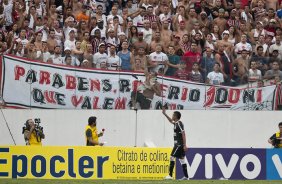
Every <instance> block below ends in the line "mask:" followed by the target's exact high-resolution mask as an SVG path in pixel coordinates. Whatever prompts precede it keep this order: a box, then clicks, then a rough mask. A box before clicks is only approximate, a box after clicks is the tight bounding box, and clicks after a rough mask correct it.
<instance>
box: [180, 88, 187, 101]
mask: <svg viewBox="0 0 282 184" xmlns="http://www.w3.org/2000/svg"><path fill="white" fill-rule="evenodd" d="M187 94H188V88H182V94H181V100H182V101H186V99H187Z"/></svg>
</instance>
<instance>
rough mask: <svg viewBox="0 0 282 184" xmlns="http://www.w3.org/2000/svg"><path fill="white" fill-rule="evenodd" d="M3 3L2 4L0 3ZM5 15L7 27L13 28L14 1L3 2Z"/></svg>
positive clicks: (4, 0) (6, 0) (5, 0)
mask: <svg viewBox="0 0 282 184" xmlns="http://www.w3.org/2000/svg"><path fill="white" fill-rule="evenodd" d="M0 3H1V2H0ZM2 3H3V8H4V9H3V14H4V17H5V25H6V26H11V25H12V24H13V17H12V12H13V1H11V0H3V2H2Z"/></svg>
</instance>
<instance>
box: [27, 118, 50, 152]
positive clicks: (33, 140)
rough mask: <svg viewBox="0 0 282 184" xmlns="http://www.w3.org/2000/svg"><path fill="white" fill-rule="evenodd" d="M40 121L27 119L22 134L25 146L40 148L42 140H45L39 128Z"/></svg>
mask: <svg viewBox="0 0 282 184" xmlns="http://www.w3.org/2000/svg"><path fill="white" fill-rule="evenodd" d="M40 123H41V122H40V119H39V118H38V119H34V121H33V120H32V119H28V120H27V121H26V123H25V126H24V127H23V134H24V139H25V142H26V145H31V146H42V142H41V141H42V139H44V138H45V135H44V133H43V127H42V126H40Z"/></svg>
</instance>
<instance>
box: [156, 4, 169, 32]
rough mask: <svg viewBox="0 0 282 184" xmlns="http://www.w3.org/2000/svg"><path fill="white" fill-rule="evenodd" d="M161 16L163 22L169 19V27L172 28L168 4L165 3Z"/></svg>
mask: <svg viewBox="0 0 282 184" xmlns="http://www.w3.org/2000/svg"><path fill="white" fill-rule="evenodd" d="M159 17H160V21H161V22H163V21H168V23H169V26H168V29H170V26H171V21H172V18H171V13H170V9H169V7H168V5H164V9H163V13H162V14H160V16H159Z"/></svg>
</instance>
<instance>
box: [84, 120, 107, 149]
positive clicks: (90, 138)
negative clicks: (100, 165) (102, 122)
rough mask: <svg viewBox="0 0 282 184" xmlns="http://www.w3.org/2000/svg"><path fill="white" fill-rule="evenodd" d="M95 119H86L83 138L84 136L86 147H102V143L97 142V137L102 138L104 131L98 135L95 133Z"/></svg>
mask: <svg viewBox="0 0 282 184" xmlns="http://www.w3.org/2000/svg"><path fill="white" fill-rule="evenodd" d="M96 120H97V118H96V117H95V116H91V117H89V118H88V125H87V126H86V128H85V136H86V146H97V145H99V146H103V145H104V143H101V142H99V137H102V136H103V134H104V129H103V130H102V132H100V133H99V134H98V131H97V127H96V124H97V121H96Z"/></svg>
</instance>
